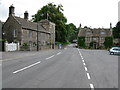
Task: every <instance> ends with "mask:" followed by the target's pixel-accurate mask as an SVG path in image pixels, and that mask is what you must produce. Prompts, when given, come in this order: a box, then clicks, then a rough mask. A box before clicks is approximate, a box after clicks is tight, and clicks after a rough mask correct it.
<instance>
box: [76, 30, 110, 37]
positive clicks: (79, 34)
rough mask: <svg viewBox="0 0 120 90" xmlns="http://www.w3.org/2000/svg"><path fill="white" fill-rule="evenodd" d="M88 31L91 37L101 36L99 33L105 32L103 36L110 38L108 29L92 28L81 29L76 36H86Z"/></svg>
mask: <svg viewBox="0 0 120 90" xmlns="http://www.w3.org/2000/svg"><path fill="white" fill-rule="evenodd" d="M87 31H89V32H91V33H92V36H101V33H100V32H102V31H103V32H105V35H104V36H110V35H111V33H110V29H104V28H103V29H102V28H94V29H90V28H81V29H80V31H79V33H78V36H86V32H87Z"/></svg>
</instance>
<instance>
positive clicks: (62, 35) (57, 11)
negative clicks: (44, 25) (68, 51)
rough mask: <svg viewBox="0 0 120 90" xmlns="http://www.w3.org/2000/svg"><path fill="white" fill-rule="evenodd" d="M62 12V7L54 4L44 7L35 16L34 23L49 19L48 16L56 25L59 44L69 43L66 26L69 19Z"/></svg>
mask: <svg viewBox="0 0 120 90" xmlns="http://www.w3.org/2000/svg"><path fill="white" fill-rule="evenodd" d="M62 11H63V6H62V5H58V6H57V5H55V4H53V3H48V5H45V6H43V7H42V8H41V9H40V10H38V12H37V13H36V14H35V15H33V21H34V22H37V21H40V20H42V19H47V15H48V20H50V21H51V22H53V23H55V24H56V31H55V34H56V35H55V36H56V37H55V39H56V41H58V42H66V41H67V30H66V25H65V23H66V22H67V19H66V17H65V16H64V14H63V13H62Z"/></svg>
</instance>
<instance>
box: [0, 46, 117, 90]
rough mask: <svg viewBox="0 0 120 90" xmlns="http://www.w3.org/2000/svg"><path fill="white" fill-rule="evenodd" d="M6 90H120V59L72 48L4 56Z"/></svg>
mask: <svg viewBox="0 0 120 90" xmlns="http://www.w3.org/2000/svg"><path fill="white" fill-rule="evenodd" d="M2 87H3V88H118V56H115V55H109V53H108V51H106V50H85V49H77V48H73V47H72V45H69V46H68V47H66V48H64V49H59V50H48V51H39V52H8V53H3V61H2ZM112 90H113V89H112Z"/></svg>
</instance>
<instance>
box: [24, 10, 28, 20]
mask: <svg viewBox="0 0 120 90" xmlns="http://www.w3.org/2000/svg"><path fill="white" fill-rule="evenodd" d="M24 19H26V20H28V12H27V11H25V13H24Z"/></svg>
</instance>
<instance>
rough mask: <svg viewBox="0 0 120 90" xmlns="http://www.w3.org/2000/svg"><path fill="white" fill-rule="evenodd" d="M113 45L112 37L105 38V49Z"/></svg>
mask: <svg viewBox="0 0 120 90" xmlns="http://www.w3.org/2000/svg"><path fill="white" fill-rule="evenodd" d="M112 45H113V37H105V42H104V46H105V48H111V47H112Z"/></svg>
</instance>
